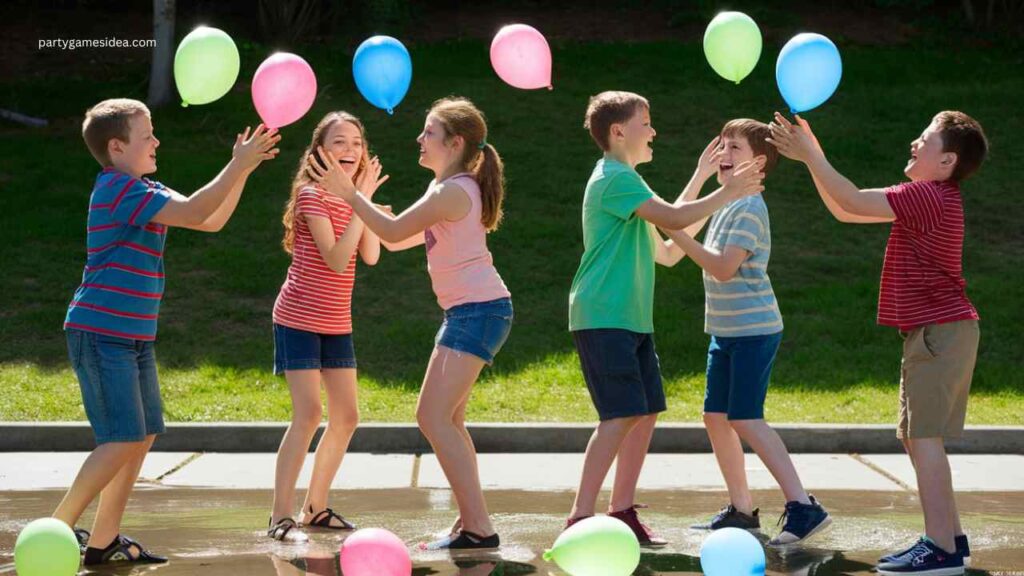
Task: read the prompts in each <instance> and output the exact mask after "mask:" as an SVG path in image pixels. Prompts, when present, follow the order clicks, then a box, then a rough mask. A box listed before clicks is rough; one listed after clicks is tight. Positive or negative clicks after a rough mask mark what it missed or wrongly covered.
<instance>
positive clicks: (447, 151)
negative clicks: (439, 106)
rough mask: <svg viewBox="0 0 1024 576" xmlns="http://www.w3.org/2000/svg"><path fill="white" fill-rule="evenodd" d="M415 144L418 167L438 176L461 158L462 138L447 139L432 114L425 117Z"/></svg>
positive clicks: (443, 130) (440, 125)
mask: <svg viewBox="0 0 1024 576" xmlns="http://www.w3.org/2000/svg"><path fill="white" fill-rule="evenodd" d="M446 138H447V139H448V141H447V142H445V139H446ZM416 142H417V143H418V144H419V145H420V158H419V162H420V166H423V167H424V168H429V169H430V170H433V171H434V172H435V173H438V174H439V173H441V172H443V171H444V170H445V169H446V168H447V167H448V166H450V165H451V164H452V162H456V161H458V159H459V158H461V157H462V146H463V142H462V138H460V137H458V136H453V137H451V138H448V133H447V132H446V131H445V129H444V125H443V124H441V121H440V120H438V119H437V117H436V116H434V115H433V114H428V115H427V120H426V121H425V122H424V123H423V131H422V132H420V135H419V136H417V137H416Z"/></svg>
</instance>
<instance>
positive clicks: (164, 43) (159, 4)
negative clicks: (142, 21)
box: [146, 0, 176, 108]
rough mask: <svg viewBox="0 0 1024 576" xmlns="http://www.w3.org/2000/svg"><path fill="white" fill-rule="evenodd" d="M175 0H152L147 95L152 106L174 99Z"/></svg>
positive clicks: (161, 104)
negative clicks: (151, 54) (151, 51)
mask: <svg viewBox="0 0 1024 576" xmlns="http://www.w3.org/2000/svg"><path fill="white" fill-rule="evenodd" d="M175 1H176V0H153V39H154V40H156V46H154V47H153V63H152V66H151V67H150V70H149V96H148V97H147V98H146V100H147V102H148V104H149V105H150V106H152V107H154V108H155V107H158V106H163V105H164V104H168V103H170V102H171V101H172V100H174V89H173V88H172V87H171V69H172V67H173V66H174V12H175V9H174V4H175Z"/></svg>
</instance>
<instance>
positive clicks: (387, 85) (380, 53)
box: [352, 36, 412, 114]
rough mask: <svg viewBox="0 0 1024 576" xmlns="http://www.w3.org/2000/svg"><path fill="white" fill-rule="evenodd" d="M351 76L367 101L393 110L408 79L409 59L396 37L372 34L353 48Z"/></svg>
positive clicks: (410, 60)
mask: <svg viewBox="0 0 1024 576" xmlns="http://www.w3.org/2000/svg"><path fill="white" fill-rule="evenodd" d="M352 76H354V77H355V80H356V88H358V89H359V92H360V93H361V94H362V95H363V97H364V98H366V99H367V100H368V101H369V102H370V104H373V105H374V106H376V107H377V108H381V109H383V110H387V112H388V114H393V113H394V111H395V106H398V104H399V103H400V102H401V101H402V99H403V98H405V94H406V92H408V91H409V84H411V83H412V59H411V58H409V51H408V50H407V49H406V48H405V45H403V44H402V43H401V42H399V41H398V40H397V39H396V38H392V37H391V36H374V37H372V38H368V39H366V40H365V41H364V42H363V43H362V44H360V45H359V48H357V49H356V53H355V56H353V57H352Z"/></svg>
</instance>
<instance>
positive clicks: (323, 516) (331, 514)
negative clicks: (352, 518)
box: [307, 508, 356, 530]
mask: <svg viewBox="0 0 1024 576" xmlns="http://www.w3.org/2000/svg"><path fill="white" fill-rule="evenodd" d="M310 512H312V510H310ZM335 518H337V519H338V521H339V522H341V526H335V525H334V524H331V521H332V520H334V519H335ZM307 526H316V527H317V528H327V529H330V530H355V529H356V525H355V524H353V523H351V522H349V521H348V520H345V519H344V518H342V517H341V515H340V514H338V513H337V512H335V511H334V510H331V509H330V508H324V509H323V510H321V511H320V512H318V513H317V515H316V516H313V520H312V521H310V523H309V524H307Z"/></svg>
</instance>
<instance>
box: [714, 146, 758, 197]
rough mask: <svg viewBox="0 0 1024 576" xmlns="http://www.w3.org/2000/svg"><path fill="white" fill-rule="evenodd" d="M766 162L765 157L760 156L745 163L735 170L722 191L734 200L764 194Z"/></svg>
mask: <svg viewBox="0 0 1024 576" xmlns="http://www.w3.org/2000/svg"><path fill="white" fill-rule="evenodd" d="M766 161H767V158H765V157H764V156H758V157H757V158H754V159H753V160H747V161H746V162H743V163H742V164H740V165H739V166H737V167H736V169H735V170H733V173H732V178H730V179H729V182H728V183H727V184H726V185H725V186H723V187H722V189H723V190H725V192H726V194H727V195H728V196H729V197H730V198H731V199H732V200H737V199H739V198H745V197H747V196H753V195H754V194H760V193H761V192H764V184H763V181H764V172H762V171H761V170H762V169H764V164H765V162H766Z"/></svg>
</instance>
